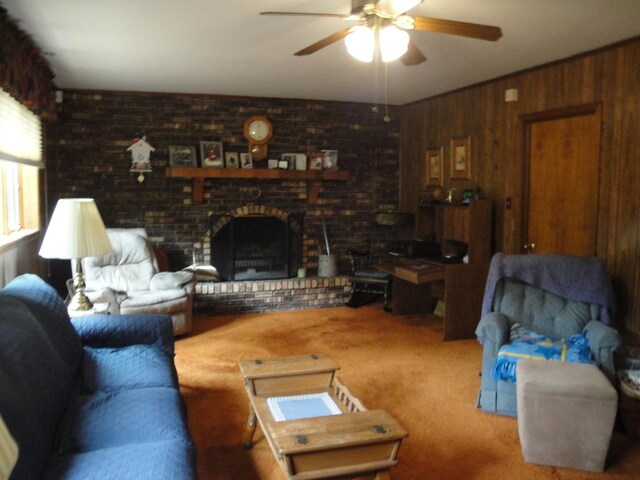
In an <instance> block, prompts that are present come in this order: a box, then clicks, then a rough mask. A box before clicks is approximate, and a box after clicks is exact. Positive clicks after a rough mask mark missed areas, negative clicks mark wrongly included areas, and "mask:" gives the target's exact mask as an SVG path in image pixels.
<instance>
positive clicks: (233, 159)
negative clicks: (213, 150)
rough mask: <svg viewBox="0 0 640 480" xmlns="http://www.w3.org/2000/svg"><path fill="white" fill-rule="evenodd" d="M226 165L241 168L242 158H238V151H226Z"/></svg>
mask: <svg viewBox="0 0 640 480" xmlns="http://www.w3.org/2000/svg"><path fill="white" fill-rule="evenodd" d="M224 165H225V167H227V168H240V159H239V158H238V152H225V153H224Z"/></svg>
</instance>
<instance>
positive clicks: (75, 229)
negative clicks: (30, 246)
mask: <svg viewBox="0 0 640 480" xmlns="http://www.w3.org/2000/svg"><path fill="white" fill-rule="evenodd" d="M112 251H113V248H112V247H111V242H110V241H109V237H108V236H107V231H106V229H105V227H104V223H103V221H102V217H101V216H100V212H98V207H97V206H96V204H95V202H94V201H93V199H92V198H63V199H60V200H58V203H57V204H56V208H55V210H54V211H53V215H52V216H51V221H50V222H49V227H48V228H47V233H46V234H45V236H44V240H43V241H42V246H41V247H40V256H41V257H44V258H64V259H72V258H84V257H96V256H99V255H105V254H107V253H109V252H112Z"/></svg>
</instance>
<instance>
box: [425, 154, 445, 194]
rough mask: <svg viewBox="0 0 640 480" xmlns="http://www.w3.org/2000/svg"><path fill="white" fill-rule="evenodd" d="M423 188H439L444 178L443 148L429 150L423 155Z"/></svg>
mask: <svg viewBox="0 0 640 480" xmlns="http://www.w3.org/2000/svg"><path fill="white" fill-rule="evenodd" d="M424 160H425V169H424V172H425V176H424V186H425V187H441V186H442V185H443V177H444V171H443V167H444V148H443V147H440V148H431V149H429V150H427V152H426V154H425V159H424Z"/></svg>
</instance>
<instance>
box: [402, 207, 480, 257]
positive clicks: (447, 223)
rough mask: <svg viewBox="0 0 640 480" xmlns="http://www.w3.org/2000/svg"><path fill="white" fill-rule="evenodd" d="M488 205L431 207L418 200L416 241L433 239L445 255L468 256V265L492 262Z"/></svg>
mask: <svg viewBox="0 0 640 480" xmlns="http://www.w3.org/2000/svg"><path fill="white" fill-rule="evenodd" d="M491 218H492V217H491V202H489V200H484V199H479V200H474V201H473V202H471V205H468V206H467V205H459V204H452V205H449V204H436V205H434V204H431V203H427V202H426V201H425V200H423V199H418V208H417V209H416V225H415V236H416V238H426V237H429V236H435V240H436V241H437V242H438V243H439V244H440V246H441V247H442V254H443V255H445V256H451V255H454V256H460V257H464V256H465V255H468V257H469V263H481V262H487V263H488V262H489V261H490V260H491Z"/></svg>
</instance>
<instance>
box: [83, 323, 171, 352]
mask: <svg viewBox="0 0 640 480" xmlns="http://www.w3.org/2000/svg"><path fill="white" fill-rule="evenodd" d="M71 323H72V324H73V326H74V328H75V329H76V331H77V332H78V335H79V336H80V339H81V340H82V343H83V345H86V346H90V347H96V348H100V347H114V348H118V347H127V346H130V345H135V344H140V343H142V344H149V345H156V346H158V347H159V348H161V349H162V350H164V351H165V352H166V353H167V355H170V356H173V355H174V338H173V324H172V322H171V317H170V316H169V315H98V316H95V317H80V318H72V319H71Z"/></svg>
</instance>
